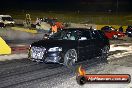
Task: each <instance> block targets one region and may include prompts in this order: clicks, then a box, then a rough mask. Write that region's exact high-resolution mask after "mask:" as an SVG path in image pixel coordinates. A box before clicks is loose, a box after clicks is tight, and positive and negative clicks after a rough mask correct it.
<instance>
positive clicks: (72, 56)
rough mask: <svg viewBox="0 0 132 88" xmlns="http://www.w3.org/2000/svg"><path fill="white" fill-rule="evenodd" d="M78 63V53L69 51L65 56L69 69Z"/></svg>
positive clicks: (65, 62) (72, 50) (73, 50)
mask: <svg viewBox="0 0 132 88" xmlns="http://www.w3.org/2000/svg"><path fill="white" fill-rule="evenodd" d="M76 61H77V52H76V50H75V49H69V50H68V51H67V52H66V53H65V55H64V65H65V66H67V67H70V66H73V65H74V64H75V62H76Z"/></svg>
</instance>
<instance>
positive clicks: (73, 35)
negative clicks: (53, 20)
mask: <svg viewBox="0 0 132 88" xmlns="http://www.w3.org/2000/svg"><path fill="white" fill-rule="evenodd" d="M49 39H54V40H77V31H76V30H62V31H60V32H57V33H55V34H53V35H52V36H50V38H49Z"/></svg>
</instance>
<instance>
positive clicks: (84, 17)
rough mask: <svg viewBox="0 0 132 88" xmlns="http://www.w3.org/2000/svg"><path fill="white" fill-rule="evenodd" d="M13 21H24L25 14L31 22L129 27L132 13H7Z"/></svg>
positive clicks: (131, 22)
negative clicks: (55, 20) (50, 20)
mask: <svg viewBox="0 0 132 88" xmlns="http://www.w3.org/2000/svg"><path fill="white" fill-rule="evenodd" d="M5 13H6V14H10V15H12V17H13V18H15V19H23V20H24V19H25V14H27V13H28V14H30V15H31V18H32V21H35V20H36V18H37V17H55V18H58V19H59V20H60V21H62V22H75V23H93V24H102V25H104V24H105V25H131V24H132V21H131V20H132V13H118V14H116V13H95V12H94V13H90V12H79V13H77V12H54V11H49V12H45V11H9V12H5Z"/></svg>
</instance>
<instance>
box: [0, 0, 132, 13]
mask: <svg viewBox="0 0 132 88" xmlns="http://www.w3.org/2000/svg"><path fill="white" fill-rule="evenodd" d="M3 10H45V11H85V12H108V11H110V12H117V11H118V12H131V11H132V0H4V1H1V5H0V11H3Z"/></svg>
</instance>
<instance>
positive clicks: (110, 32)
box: [101, 26, 125, 39]
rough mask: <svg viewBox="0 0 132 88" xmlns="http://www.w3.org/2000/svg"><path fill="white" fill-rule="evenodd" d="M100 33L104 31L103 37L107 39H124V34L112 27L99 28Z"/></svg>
mask: <svg viewBox="0 0 132 88" xmlns="http://www.w3.org/2000/svg"><path fill="white" fill-rule="evenodd" d="M101 30H102V31H104V33H105V35H106V36H107V37H108V38H109V39H118V38H121V37H124V36H125V34H124V33H123V32H120V31H117V30H116V29H115V28H114V27H112V26H104V27H102V28H101Z"/></svg>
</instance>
